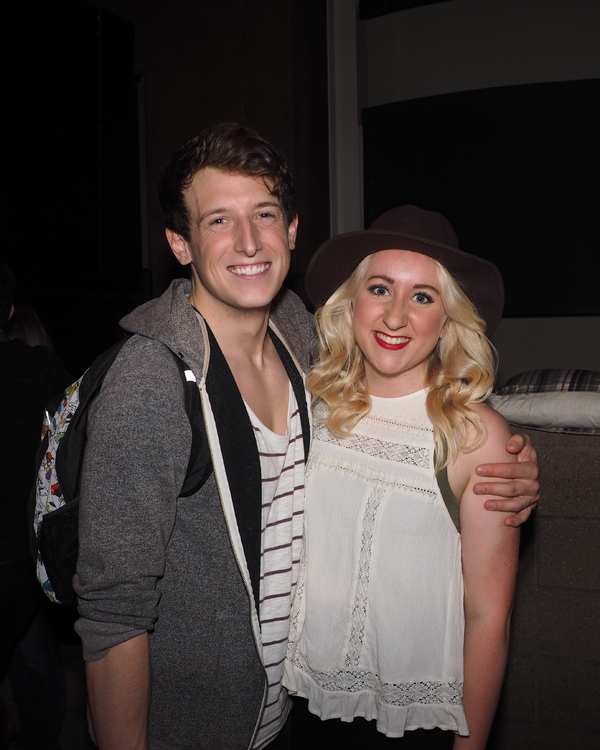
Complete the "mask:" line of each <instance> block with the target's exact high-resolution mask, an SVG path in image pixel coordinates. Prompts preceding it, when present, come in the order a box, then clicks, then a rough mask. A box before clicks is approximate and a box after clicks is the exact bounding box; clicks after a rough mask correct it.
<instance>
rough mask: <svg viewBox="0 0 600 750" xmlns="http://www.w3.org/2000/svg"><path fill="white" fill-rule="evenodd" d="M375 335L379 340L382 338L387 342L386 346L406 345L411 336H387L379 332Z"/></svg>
mask: <svg viewBox="0 0 600 750" xmlns="http://www.w3.org/2000/svg"><path fill="white" fill-rule="evenodd" d="M375 335H376V336H377V338H380V339H381V340H382V341H385V343H386V344H390V345H391V346H397V345H398V344H406V343H407V341H410V337H409V336H386V334H385V333H379V332H377V333H376V334H375Z"/></svg>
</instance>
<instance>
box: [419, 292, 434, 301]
mask: <svg viewBox="0 0 600 750" xmlns="http://www.w3.org/2000/svg"><path fill="white" fill-rule="evenodd" d="M415 301H416V302H420V303H427V302H433V297H431V296H430V295H429V294H426V293H425V292H417V294H415Z"/></svg>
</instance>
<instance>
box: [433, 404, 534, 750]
mask: <svg viewBox="0 0 600 750" xmlns="http://www.w3.org/2000/svg"><path fill="white" fill-rule="evenodd" d="M474 408H475V409H476V411H477V412H478V413H479V415H480V416H481V418H482V419H483V421H484V423H485V425H486V428H487V431H488V437H487V440H486V442H485V444H484V445H483V446H481V447H480V448H478V449H477V450H476V451H473V452H472V453H466V454H462V455H461V456H460V457H459V459H458V460H457V461H456V462H455V464H454V465H453V466H450V467H449V469H448V476H449V479H450V484H451V486H452V489H453V490H454V491H455V493H456V491H457V490H458V493H459V494H458V496H460V498H461V502H460V524H461V537H462V560H463V578H464V586H465V597H464V607H465V644H464V694H463V705H464V709H465V713H466V717H467V724H468V726H469V732H470V735H469V737H459V736H457V737H456V739H455V742H454V748H455V750H485V746H486V742H487V738H488V734H489V731H490V728H491V725H492V721H493V718H494V714H495V712H496V707H497V704H498V698H499V696H500V690H501V688H502V682H503V679H504V671H505V668H506V660H507V655H508V643H509V630H510V615H511V610H512V603H513V598H514V592H515V583H516V576H517V567H518V560H519V532H518V531H516V530H514V529H510V528H507V527H506V526H505V524H504V515H505V514H503V513H488V512H487V511H486V510H485V508H484V507H483V504H482V503H481V496H480V495H476V494H475V493H474V491H473V486H474V483H475V477H474V469H475V467H476V466H477V465H478V464H480V463H481V462H482V461H486V462H494V461H498V460H499V459H500V458H501V459H502V460H503V461H506V451H505V443H506V441H507V439H508V437H509V435H510V430H509V428H508V425H507V423H506V421H505V420H504V418H503V417H501V416H500V415H499V414H497V413H496V412H494V411H493V410H491V409H490V408H489V407H487V406H484V405H477V406H475V407H474ZM514 460H515V462H516V460H517V459H516V457H515V458H514ZM461 485H462V487H464V489H462V488H461ZM461 489H462V491H461Z"/></svg>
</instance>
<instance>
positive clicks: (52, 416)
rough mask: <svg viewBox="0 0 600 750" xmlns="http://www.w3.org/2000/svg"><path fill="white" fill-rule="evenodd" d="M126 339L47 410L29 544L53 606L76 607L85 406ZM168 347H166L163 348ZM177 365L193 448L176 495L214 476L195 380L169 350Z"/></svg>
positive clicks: (185, 494)
mask: <svg viewBox="0 0 600 750" xmlns="http://www.w3.org/2000/svg"><path fill="white" fill-rule="evenodd" d="M127 340H128V339H127V338H124V339H122V340H120V341H118V342H117V343H116V344H114V345H113V346H112V347H110V348H109V349H107V350H106V351H105V352H103V353H102V354H101V355H100V356H99V357H98V358H97V359H96V360H95V361H94V362H93V363H92V365H91V366H90V367H89V368H88V369H87V370H86V371H85V373H84V374H83V375H82V376H81V377H80V378H79V380H76V381H75V382H74V383H73V384H72V385H70V386H69V387H68V388H67V389H66V390H65V392H64V395H63V396H61V397H60V398H58V399H54V401H53V402H50V403H49V404H48V406H47V408H46V413H45V416H44V423H43V428H42V442H41V444H40V446H39V448H38V452H37V456H36V469H37V476H36V480H35V485H34V487H33V490H32V492H31V497H30V507H29V518H30V521H31V525H30V528H31V546H32V554H33V557H34V560H35V562H36V572H37V577H38V581H39V583H40V585H41V587H42V589H43V591H44V593H45V594H46V596H47V597H48V598H49V599H50V600H51V601H53V602H56V603H58V604H66V605H73V604H75V603H76V596H75V592H74V591H73V585H72V580H73V576H74V575H75V566H76V564H77V555H78V552H79V539H78V520H79V475H80V472H81V466H82V463H83V455H84V451H85V444H86V441H87V415H88V407H89V405H90V404H91V402H92V401H93V399H94V398H95V397H96V395H97V394H98V393H99V392H100V388H101V386H102V383H103V381H104V377H105V375H106V373H107V372H108V369H109V368H110V366H111V365H112V363H113V362H114V360H115V359H116V357H117V355H118V353H119V352H120V351H121V348H122V346H123V344H124V343H125V342H126V341H127ZM167 348H168V347H167ZM169 351H170V352H171V354H172V355H173V357H174V358H175V361H176V362H177V364H178V369H179V373H180V375H181V381H182V386H183V388H184V391H185V409H186V413H187V415H188V418H189V420H190V425H191V427H192V448H191V451H190V458H189V462H188V467H187V471H186V476H185V480H184V483H183V487H182V489H181V491H180V493H179V495H180V497H189V496H190V495H193V494H194V493H195V492H197V491H198V490H199V489H200V487H201V486H202V485H203V484H204V482H206V480H207V479H208V477H209V476H210V474H211V472H212V462H211V458H210V452H209V449H208V445H207V440H206V435H205V431H204V422H203V419H202V410H201V408H200V395H199V393H198V385H197V383H196V377H195V376H194V373H193V372H192V370H191V369H190V368H189V367H188V366H187V365H186V363H185V362H184V361H183V360H182V359H181V358H180V357H178V356H177V355H176V354H175V352H173V351H172V350H171V349H169Z"/></svg>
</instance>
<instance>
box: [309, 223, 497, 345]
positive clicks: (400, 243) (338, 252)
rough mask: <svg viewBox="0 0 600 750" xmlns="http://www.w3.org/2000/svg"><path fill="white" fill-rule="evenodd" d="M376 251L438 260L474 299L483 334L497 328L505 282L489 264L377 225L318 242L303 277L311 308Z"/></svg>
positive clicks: (447, 247)
mask: <svg viewBox="0 0 600 750" xmlns="http://www.w3.org/2000/svg"><path fill="white" fill-rule="evenodd" d="M381 250H410V251H412V252H414V253H420V254H421V255H426V256H428V257H429V258H433V259H434V260H437V261H439V262H440V263H441V264H442V265H443V266H444V267H445V268H447V269H448V271H449V272H450V273H451V274H452V276H454V277H455V278H456V279H457V280H458V282H459V283H460V285H461V287H462V288H463V290H464V291H465V293H466V294H467V296H468V297H469V299H471V300H472V302H473V303H474V304H475V306H476V308H477V311H478V313H479V315H480V316H481V317H482V318H483V319H484V320H485V323H486V334H487V336H491V335H492V333H493V332H494V331H495V330H496V328H497V327H498V324H499V323H500V320H501V318H502V311H503V309H504V283H503V281H502V276H501V274H500V271H499V270H498V269H497V268H496V266H495V265H494V264H493V263H490V262H489V261H487V260H485V259H484V258H478V257H477V256H476V255H471V254H470V253H465V252H463V251H462V250H459V249H458V248H454V247H449V246H448V245H441V244H436V243H434V242H425V241H423V240H422V239H420V238H417V237H411V236H410V235H406V234H402V233H400V232H391V231H387V230H381V229H367V230H364V231H357V232H346V233H345V234H340V235H337V236H336V237H332V238H331V239H329V240H327V241H326V242H324V243H323V244H322V245H321V247H319V249H318V250H317V251H316V253H315V254H314V255H313V257H312V259H311V261H310V263H309V265H308V268H307V270H306V276H305V289H306V293H307V294H308V297H309V299H310V301H311V302H312V303H313V305H314V306H315V309H316V308H318V307H321V305H323V304H324V303H325V302H326V301H327V300H328V299H329V297H330V296H331V295H332V294H333V292H335V290H336V289H337V288H338V287H339V286H341V284H343V283H344V281H346V279H348V278H349V277H350V276H351V275H352V272H353V271H354V269H355V268H356V266H357V265H358V264H359V263H360V261H361V260H362V259H363V258H366V257H367V255H371V254H372V253H377V252H379V251H381Z"/></svg>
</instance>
